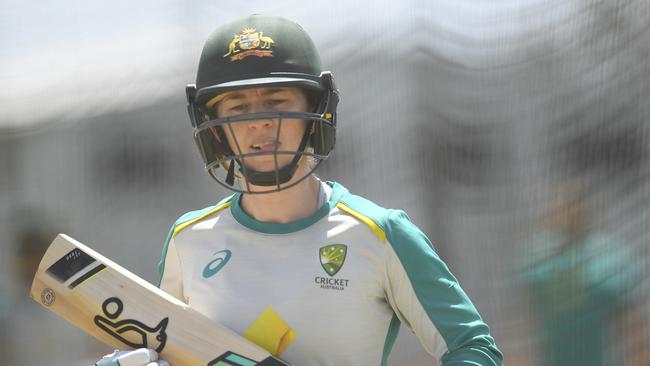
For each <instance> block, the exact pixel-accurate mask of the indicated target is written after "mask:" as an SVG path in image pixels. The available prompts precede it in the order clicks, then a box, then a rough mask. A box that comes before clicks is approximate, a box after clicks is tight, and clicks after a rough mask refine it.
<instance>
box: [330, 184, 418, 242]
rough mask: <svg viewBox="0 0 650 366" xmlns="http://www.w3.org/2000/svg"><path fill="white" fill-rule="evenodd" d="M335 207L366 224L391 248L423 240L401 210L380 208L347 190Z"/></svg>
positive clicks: (416, 228)
mask: <svg viewBox="0 0 650 366" xmlns="http://www.w3.org/2000/svg"><path fill="white" fill-rule="evenodd" d="M337 207H338V208H339V209H340V210H342V211H344V212H346V213H348V214H350V215H352V216H355V217H356V218H357V219H359V220H361V221H363V222H364V223H366V224H367V225H368V226H370V227H371V229H373V231H375V232H376V233H377V235H378V236H379V237H380V238H381V239H382V240H383V241H388V242H389V243H390V244H391V245H393V246H395V245H400V243H404V242H405V241H406V242H410V241H413V240H416V241H419V240H421V239H422V238H424V234H423V233H422V231H421V230H420V229H419V228H418V227H417V226H416V225H415V224H413V222H412V221H411V218H410V217H409V216H408V214H407V213H406V212H404V211H403V210H401V209H393V208H385V207H382V206H380V205H378V204H376V203H374V202H372V201H371V200H369V199H366V198H364V197H361V196H358V195H354V194H351V193H349V192H347V190H346V192H345V193H344V194H343V195H342V196H341V199H340V200H339V203H338V205H337Z"/></svg>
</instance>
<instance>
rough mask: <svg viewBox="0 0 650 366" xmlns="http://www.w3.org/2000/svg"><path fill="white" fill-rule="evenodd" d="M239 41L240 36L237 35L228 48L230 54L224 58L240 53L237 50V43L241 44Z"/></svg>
mask: <svg viewBox="0 0 650 366" xmlns="http://www.w3.org/2000/svg"><path fill="white" fill-rule="evenodd" d="M239 40H240V38H239V36H238V35H237V34H235V38H234V39H233V40H232V42H230V45H229V46H228V53H226V54H225V55H223V57H226V56H230V55H232V54H233V53H237V52H239V50H238V49H237V43H239Z"/></svg>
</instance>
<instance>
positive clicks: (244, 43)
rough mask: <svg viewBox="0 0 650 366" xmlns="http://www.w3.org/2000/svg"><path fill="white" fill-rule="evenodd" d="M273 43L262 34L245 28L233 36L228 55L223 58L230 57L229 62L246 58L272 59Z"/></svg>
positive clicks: (253, 29)
mask: <svg viewBox="0 0 650 366" xmlns="http://www.w3.org/2000/svg"><path fill="white" fill-rule="evenodd" d="M273 43H275V41H273V39H272V38H271V37H269V36H265V35H264V32H257V29H255V28H251V27H247V28H244V30H243V31H242V33H241V34H235V35H234V37H233V39H232V41H230V44H229V45H228V53H226V54H225V55H223V57H228V56H230V62H233V61H239V60H243V59H244V58H246V57H248V56H257V57H272V56H273V51H272V50H271V45H272V44H273Z"/></svg>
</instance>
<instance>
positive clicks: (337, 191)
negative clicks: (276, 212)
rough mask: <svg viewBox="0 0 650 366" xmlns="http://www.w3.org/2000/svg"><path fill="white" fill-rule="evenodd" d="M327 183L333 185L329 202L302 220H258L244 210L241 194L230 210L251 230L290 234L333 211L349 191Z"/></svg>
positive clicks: (235, 197) (236, 197)
mask: <svg viewBox="0 0 650 366" xmlns="http://www.w3.org/2000/svg"><path fill="white" fill-rule="evenodd" d="M327 184H329V185H330V186H332V195H331V196H330V199H329V201H328V202H327V204H324V205H323V206H322V207H321V208H320V209H319V210H318V211H316V212H315V213H314V214H313V215H311V216H309V217H306V218H304V219H301V220H296V221H293V222H289V223H286V224H278V223H272V222H263V221H257V220H255V219H254V218H252V217H251V216H249V215H248V214H247V213H246V212H244V210H242V208H241V205H240V202H241V194H236V195H235V196H234V198H233V200H232V206H231V207H230V212H231V213H232V215H233V217H234V218H235V220H237V222H239V223H240V224H242V225H243V226H245V227H247V228H249V229H251V230H254V231H257V232H260V233H264V234H289V233H293V232H296V231H300V230H303V229H305V228H307V227H309V226H311V225H312V224H314V223H315V222H316V221H318V220H320V219H322V218H323V217H325V216H327V215H328V214H329V213H330V211H332V209H333V208H334V207H335V206H336V204H337V203H338V202H339V200H340V199H341V196H343V195H344V194H346V193H348V191H347V189H345V188H344V187H343V186H342V185H340V184H338V183H332V182H327Z"/></svg>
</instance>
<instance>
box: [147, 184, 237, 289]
mask: <svg viewBox="0 0 650 366" xmlns="http://www.w3.org/2000/svg"><path fill="white" fill-rule="evenodd" d="M233 197H234V195H230V196H228V197H226V198H224V199H222V200H221V201H219V203H217V204H216V205H214V206H210V207H206V208H204V209H202V210H197V211H191V212H188V213H186V214H184V215H183V216H181V217H180V218H179V219H178V220H176V222H175V223H174V225H172V227H171V229H169V234H167V239H165V245H164V246H163V250H162V256H161V257H160V262H158V274H159V275H160V279H159V280H158V287H160V282H162V277H163V273H164V272H165V258H166V257H167V250H168V249H169V242H170V241H171V240H172V238H173V237H174V236H176V235H177V234H178V233H179V232H180V231H181V230H183V229H185V228H186V227H187V226H189V225H190V224H191V223H194V222H196V221H199V220H201V219H203V218H205V217H207V216H210V215H212V214H214V213H216V212H219V211H221V210H223V209H224V208H227V207H228V206H229V205H230V203H231V202H232V198H233Z"/></svg>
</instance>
